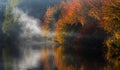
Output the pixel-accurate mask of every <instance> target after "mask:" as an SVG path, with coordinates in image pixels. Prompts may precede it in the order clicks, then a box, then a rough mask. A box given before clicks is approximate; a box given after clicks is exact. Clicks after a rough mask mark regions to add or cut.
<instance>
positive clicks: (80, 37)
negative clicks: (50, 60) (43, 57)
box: [43, 0, 120, 70]
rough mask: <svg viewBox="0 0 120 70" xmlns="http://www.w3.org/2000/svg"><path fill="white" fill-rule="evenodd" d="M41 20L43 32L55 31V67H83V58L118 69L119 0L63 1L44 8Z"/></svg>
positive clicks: (60, 69) (64, 69)
mask: <svg viewBox="0 0 120 70" xmlns="http://www.w3.org/2000/svg"><path fill="white" fill-rule="evenodd" d="M43 23H44V24H43V29H44V30H45V34H46V33H47V31H55V36H54V40H55V42H56V43H58V44H59V45H57V48H55V52H56V64H57V65H58V70H78V69H85V70H86V69H87V68H84V67H83V66H84V65H85V64H84V60H85V61H87V60H90V61H95V60H96V62H97V63H105V64H107V65H105V67H103V69H104V70H107V69H109V70H119V69H120V67H119V66H120V1H119V0H114V1H113V0H105V1H104V0H84V1H83V0H65V1H62V2H61V3H60V4H59V5H57V6H54V7H49V8H48V9H47V11H46V14H45V17H44V20H43ZM99 60H100V61H99ZM82 63H83V66H82V65H81V64H82ZM111 65H113V66H112V67H111ZM93 69H94V68H93ZM96 69H97V68H96ZM96 69H95V70H96ZM89 70H92V68H91V69H89ZM97 70H99V69H97Z"/></svg>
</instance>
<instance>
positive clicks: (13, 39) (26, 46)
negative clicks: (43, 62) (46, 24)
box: [0, 0, 60, 70]
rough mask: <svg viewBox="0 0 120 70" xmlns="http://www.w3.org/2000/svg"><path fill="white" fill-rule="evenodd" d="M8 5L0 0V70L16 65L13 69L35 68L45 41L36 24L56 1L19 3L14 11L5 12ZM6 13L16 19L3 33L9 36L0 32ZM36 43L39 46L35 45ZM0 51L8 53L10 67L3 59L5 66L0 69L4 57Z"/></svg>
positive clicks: (40, 0) (38, 24) (43, 0)
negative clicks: (11, 61) (11, 62)
mask: <svg viewBox="0 0 120 70" xmlns="http://www.w3.org/2000/svg"><path fill="white" fill-rule="evenodd" d="M9 2H10V0H0V70H4V67H5V66H7V67H8V69H9V70H13V67H11V66H14V65H16V64H17V65H16V68H20V70H24V69H25V70H26V68H30V67H35V66H37V64H38V63H37V62H38V61H37V60H39V59H40V47H44V46H45V45H44V42H45V38H43V37H41V35H40V33H42V32H41V29H40V25H41V24H42V23H41V21H42V20H43V18H44V14H45V12H46V10H47V8H48V7H52V6H54V5H56V4H58V3H59V2H60V0H20V1H19V3H18V4H17V5H16V6H15V7H14V9H10V8H8V11H6V5H8V4H9ZM6 12H8V13H9V14H10V15H12V16H14V17H17V21H16V22H15V25H14V26H12V29H11V28H10V29H8V31H7V32H8V33H9V35H7V34H6V33H4V32H3V31H2V27H3V26H4V21H5V19H6V17H5V14H6ZM40 42H41V43H43V44H42V45H41V44H39V43H40ZM40 45H41V46H40ZM33 47H37V49H35V48H33ZM4 50H5V53H6V52H7V53H9V54H8V55H9V57H10V58H13V60H14V61H13V63H14V65H11V64H10V62H9V60H8V59H7V61H6V62H4V64H7V65H5V66H3V65H4V64H3V61H4V58H6V57H3V54H4V53H3V51H4ZM31 52H32V53H31ZM5 60H6V59H5ZM23 68H24V69H23ZM17 70H18V69H17Z"/></svg>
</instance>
